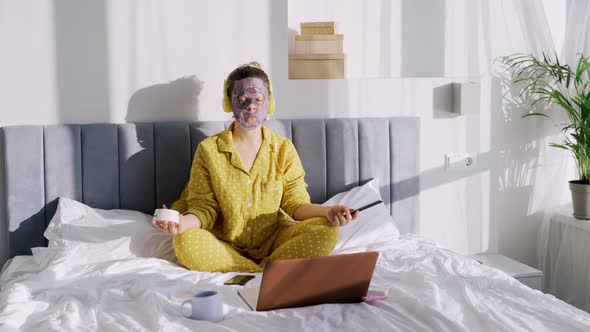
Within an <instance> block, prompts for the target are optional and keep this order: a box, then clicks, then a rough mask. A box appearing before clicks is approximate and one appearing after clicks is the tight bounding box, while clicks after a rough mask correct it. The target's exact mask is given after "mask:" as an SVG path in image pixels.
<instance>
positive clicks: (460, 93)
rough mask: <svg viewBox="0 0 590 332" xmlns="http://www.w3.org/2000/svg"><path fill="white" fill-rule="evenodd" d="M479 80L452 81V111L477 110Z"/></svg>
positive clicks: (466, 111)
mask: <svg viewBox="0 0 590 332" xmlns="http://www.w3.org/2000/svg"><path fill="white" fill-rule="evenodd" d="M479 96H480V84H479V82H465V83H453V113H457V114H466V113H475V112H479V99H480V97H479Z"/></svg>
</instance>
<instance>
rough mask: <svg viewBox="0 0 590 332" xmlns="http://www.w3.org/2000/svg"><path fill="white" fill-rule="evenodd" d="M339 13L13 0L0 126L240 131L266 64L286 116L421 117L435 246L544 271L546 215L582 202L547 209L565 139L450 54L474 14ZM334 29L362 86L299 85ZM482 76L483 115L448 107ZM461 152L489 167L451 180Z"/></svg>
mask: <svg viewBox="0 0 590 332" xmlns="http://www.w3.org/2000/svg"><path fill="white" fill-rule="evenodd" d="M457 1H459V0H457ZM561 2H564V1H561ZM338 3H339V4H342V5H341V6H334V5H333V1H328V0H325V1H317V0H313V1H312V0H298V1H292V2H290V3H287V1H286V0H249V1H240V0H222V1H221V0H220V1H189V0H185V1H180V0H172V1H166V2H164V1H155V0H151V1H148V0H146V1H124V2H123V1H116V0H110V1H105V2H100V1H77V2H75V4H74V5H72V2H66V1H48V0H20V1H10V0H0V45H1V48H2V51H0V73H2V75H0V94H1V96H0V126H5V125H14V124H52V123H87V122H125V121H126V119H127V120H129V121H137V120H144V121H154V120H174V119H183V118H184V119H198V120H225V119H229V117H228V115H227V114H224V113H222V112H221V107H220V104H221V96H222V83H223V79H224V78H225V76H226V75H227V73H228V72H229V71H230V70H231V69H233V68H234V67H235V66H236V65H239V64H242V63H246V62H248V61H251V60H256V61H259V62H260V63H262V64H263V66H264V68H265V69H266V70H267V72H268V73H269V74H270V76H271V77H272V79H273V83H274V88H275V94H276V99H277V105H278V108H277V114H276V115H277V117H278V118H310V117H311V118H319V117H360V116H370V117H381V116H396V115H408V116H419V117H420V118H421V130H422V135H421V151H420V158H421V165H420V168H421V183H422V193H421V197H420V199H421V209H420V215H421V218H420V225H419V229H420V233H421V234H422V235H424V236H426V237H430V238H433V239H435V240H436V241H438V242H439V243H440V244H441V245H443V246H446V247H449V248H452V249H454V250H457V251H460V252H463V253H473V252H479V251H485V250H490V251H500V252H502V253H504V254H507V255H508V256H511V257H513V258H516V259H518V260H521V261H523V262H525V263H529V264H533V265H534V264H535V258H534V257H535V236H536V230H537V227H538V223H539V221H540V219H541V215H542V213H541V211H542V208H543V206H546V205H547V204H549V203H551V204H555V203H558V202H561V201H567V187H566V183H565V182H563V183H561V182H557V183H556V184H555V185H554V186H553V187H551V195H550V196H547V195H545V194H544V192H545V191H547V187H546V185H547V184H546V183H544V182H541V183H539V182H538V181H537V180H536V179H538V178H539V174H546V173H547V170H554V169H557V168H556V167H558V166H559V165H558V166H555V167H553V166H552V165H551V163H552V161H551V160H552V159H546V160H540V159H539V155H540V152H544V151H545V146H546V144H545V142H544V140H546V136H547V135H548V133H549V132H550V131H551V128H548V127H547V125H545V124H543V123H542V122H539V121H537V120H534V119H533V120H531V119H526V120H524V121H523V120H521V119H520V117H519V116H518V115H515V114H509V113H507V112H505V111H503V98H504V96H505V94H506V86H505V83H506V82H503V81H502V80H499V79H495V78H492V77H490V76H481V77H479V76H478V77H469V74H468V73H473V72H474V71H473V69H474V68H475V69H477V68H479V67H478V66H482V64H480V63H475V62H470V61H462V60H459V59H457V58H455V57H453V56H452V54H454V53H453V52H451V51H450V50H451V49H450V48H449V47H448V46H445V44H444V43H443V42H441V38H442V39H444V38H447V39H449V38H457V39H458V38H459V37H457V36H456V35H452V36H451V35H449V32H448V31H451V30H452V29H469V28H473V27H471V26H470V24H472V23H473V22H472V21H471V19H470V16H469V15H466V16H465V15H464V16H463V17H466V18H467V19H466V20H463V21H458V20H456V19H454V18H455V17H457V16H458V15H460V14H461V13H457V12H453V11H448V10H447V11H446V12H445V10H444V9H445V8H443V7H441V8H438V9H437V8H432V6H431V4H432V2H428V1H425V0H415V1H412V2H410V1H405V2H403V1H401V0H400V1H394V0H391V1H380V2H377V1H366V2H365V1H353V0H341V1H339V2H338ZM363 3H366V4H367V5H366V6H359V4H363ZM437 3H439V4H440V2H437ZM554 4H555V3H553V5H554ZM404 6H405V7H404ZM439 7H440V6H439ZM339 8H340V9H339ZM459 8H460V7H459ZM465 8H468V7H465ZM441 10H442V13H446V14H445V15H447V16H445V17H444V19H442V18H441V17H440V16H437V15H436V13H437V12H441ZM466 10H467V9H466ZM423 12H427V13H428V14H427V15H426V16H425V17H424V16H420V17H422V19H419V17H418V16H419V15H418V14H419V13H423ZM554 12H555V11H554ZM312 13H313V14H312ZM412 13H414V14H412ZM410 14H412V15H415V16H414V17H413V18H414V19H411V20H408V19H407V17H408V16H407V15H410ZM416 15H418V16H416ZM453 15H454V16H453ZM549 16H551V13H549ZM377 17H378V18H377ZM410 17H412V16H410ZM333 18H336V19H337V20H343V21H345V22H348V24H344V25H341V28H342V29H343V30H342V31H341V32H343V33H344V34H345V51H346V52H347V55H348V67H347V69H348V74H349V79H347V80H288V79H287V54H288V49H289V43H288V37H289V36H290V35H292V34H293V31H294V30H296V29H297V23H298V22H299V21H302V20H329V19H333ZM343 18H344V19H346V20H344V19H343ZM451 18H453V19H451ZM549 21H550V22H554V24H556V25H558V26H560V25H561V24H563V25H565V23H564V22H563V21H562V20H560V18H559V16H557V17H555V18H554V19H550V20H549ZM351 22H358V23H356V25H355V23H351ZM429 22H430V23H429ZM428 24H431V25H428ZM287 25H288V27H289V29H287V28H286V27H287ZM558 29H559V28H558ZM445 31H446V32H445ZM400 36H401V38H400ZM465 40H467V44H461V45H462V47H466V46H465V45H468V43H469V42H471V43H476V45H480V44H481V43H482V41H480V40H469V38H466V39H465ZM463 42H464V41H463ZM457 43H459V42H457ZM461 45H460V46H461ZM455 46H456V45H455ZM480 46H482V45H480ZM483 46H487V45H483ZM433 54H434V55H436V56H433ZM483 65H486V64H483ZM400 76H404V77H403V78H402V77H400ZM432 77H438V78H432ZM442 77H445V78H442ZM472 79H478V80H480V81H481V91H482V92H481V106H480V110H479V111H475V112H471V113H468V114H466V115H464V116H460V117H456V116H452V115H450V114H448V113H445V112H441V111H439V110H435V109H438V108H440V107H442V106H444V105H441V101H440V100H437V99H436V98H435V97H434V95H435V92H434V91H435V89H437V88H439V87H441V86H443V85H445V84H448V83H450V82H458V81H467V80H472ZM442 103H443V104H444V102H442ZM457 151H467V152H471V153H473V154H475V155H476V156H477V158H478V163H477V167H476V168H474V169H473V170H470V171H467V172H465V171H463V172H447V171H445V170H444V169H443V157H444V154H445V152H457ZM545 155H546V153H545ZM560 158H561V159H559V158H558V159H555V160H560V161H562V160H563V156H560ZM552 167H553V168H552ZM543 172H545V173H543ZM544 186H545V187H544ZM535 188H536V189H535ZM535 190H537V192H536V191H535ZM538 192H541V193H542V194H538Z"/></svg>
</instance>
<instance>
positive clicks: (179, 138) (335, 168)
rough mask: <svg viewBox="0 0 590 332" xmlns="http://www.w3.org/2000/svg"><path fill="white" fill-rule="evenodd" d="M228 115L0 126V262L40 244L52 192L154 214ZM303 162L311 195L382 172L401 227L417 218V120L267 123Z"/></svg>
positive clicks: (320, 197) (408, 227) (322, 195)
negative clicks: (210, 119) (181, 120)
mask: <svg viewBox="0 0 590 332" xmlns="http://www.w3.org/2000/svg"><path fill="white" fill-rule="evenodd" d="M227 125H228V123H224V122H198V123H127V124H85V125H51V126H11V127H4V128H0V266H2V265H3V264H4V262H5V261H6V260H7V259H9V258H11V257H13V256H15V255H25V254H30V248H32V247H38V246H46V245H47V241H46V240H45V238H44V237H43V232H44V231H45V227H46V225H47V224H48V223H49V221H50V220H51V218H52V217H53V214H54V212H55V208H56V203H57V198H58V197H60V196H65V197H69V198H72V199H76V200H78V201H81V202H84V203H86V204H88V205H90V206H92V207H96V208H101V209H116V208H121V209H132V210H139V211H142V212H145V213H152V212H153V210H154V208H155V207H156V206H162V204H166V205H170V204H171V203H172V202H173V201H174V200H175V199H176V198H177V197H178V195H179V194H180V192H181V190H182V188H183V187H184V185H185V183H186V181H187V179H188V176H189V171H190V166H191V161H192V157H193V155H194V151H195V150H196V148H197V145H198V144H199V142H200V141H201V140H202V139H203V138H205V137H207V136H209V135H213V134H215V133H217V132H219V131H221V130H223V129H224V127H225V126H227ZM267 126H268V127H269V128H270V129H271V130H273V131H275V132H278V133H279V134H282V135H284V136H286V137H289V138H290V139H291V140H292V141H293V143H294V144H295V147H296V148H297V151H298V153H299V156H300V158H301V160H302V162H303V167H304V168H305V170H306V182H307V183H308V185H309V188H308V189H309V192H310V194H311V197H312V201H313V202H316V203H322V202H324V201H325V200H327V199H328V198H330V197H331V196H332V195H334V194H336V193H338V192H341V191H343V190H347V189H350V188H352V187H354V186H356V185H358V184H359V183H362V182H363V181H365V180H368V179H370V178H373V177H378V178H379V180H380V183H381V195H382V196H383V199H384V201H385V202H386V205H387V206H388V207H389V209H390V211H391V214H392V216H393V217H394V219H395V220H396V223H397V224H398V227H399V228H400V230H401V231H402V232H412V231H414V230H415V227H416V226H415V225H416V224H417V218H418V193H419V186H420V184H419V176H418V155H419V151H418V148H419V146H420V145H419V120H418V119H417V118H405V117H400V118H363V119H301V120H272V121H270V122H269V123H267Z"/></svg>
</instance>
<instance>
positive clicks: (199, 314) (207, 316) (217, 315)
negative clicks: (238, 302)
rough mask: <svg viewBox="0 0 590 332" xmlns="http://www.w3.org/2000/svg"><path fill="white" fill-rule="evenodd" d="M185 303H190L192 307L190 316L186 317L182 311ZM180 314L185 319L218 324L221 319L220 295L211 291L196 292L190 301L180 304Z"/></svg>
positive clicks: (221, 303)
mask: <svg viewBox="0 0 590 332" xmlns="http://www.w3.org/2000/svg"><path fill="white" fill-rule="evenodd" d="M187 303H190V304H191V307H192V308H191V315H190V316H187V315H186V314H185V312H184V310H183V309H184V305H185V304H187ZM180 313H181V314H182V315H183V316H184V317H186V318H191V319H197V320H207V321H210V322H219V321H221V320H222V319H223V299H222V296H221V293H218V292H216V291H212V290H207V291H202V292H197V293H195V294H193V296H192V297H191V298H190V299H188V300H186V301H184V302H182V305H181V306H180Z"/></svg>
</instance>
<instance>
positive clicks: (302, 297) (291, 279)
mask: <svg viewBox="0 0 590 332" xmlns="http://www.w3.org/2000/svg"><path fill="white" fill-rule="evenodd" d="M378 256H379V253H378V252H376V251H369V252H361V253H354V254H345V255H335V256H322V257H313V258H303V259H289V260H278V261H273V262H270V263H268V264H266V266H265V267H264V272H263V275H262V283H261V286H260V293H259V294H258V303H257V304H256V310H257V311H264V310H272V309H280V308H292V307H303V306H309V305H316V304H322V303H354V302H361V300H362V297H363V296H365V295H366V294H367V290H368V289H369V284H370V283H371V278H372V277H373V270H374V269H375V264H376V263H377V257H378Z"/></svg>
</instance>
